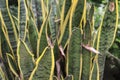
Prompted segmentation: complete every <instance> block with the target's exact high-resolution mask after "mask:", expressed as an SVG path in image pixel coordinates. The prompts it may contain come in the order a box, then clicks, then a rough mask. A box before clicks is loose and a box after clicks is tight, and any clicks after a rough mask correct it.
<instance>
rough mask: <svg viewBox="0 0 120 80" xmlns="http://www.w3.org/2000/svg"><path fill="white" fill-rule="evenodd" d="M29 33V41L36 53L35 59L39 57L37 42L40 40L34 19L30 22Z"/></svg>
mask: <svg viewBox="0 0 120 80" xmlns="http://www.w3.org/2000/svg"><path fill="white" fill-rule="evenodd" d="M28 33H29V40H30V43H31V47H32V52H33V53H34V56H35V58H36V57H37V40H38V31H37V29H36V27H35V23H34V21H33V19H32V18H30V19H29V21H28Z"/></svg>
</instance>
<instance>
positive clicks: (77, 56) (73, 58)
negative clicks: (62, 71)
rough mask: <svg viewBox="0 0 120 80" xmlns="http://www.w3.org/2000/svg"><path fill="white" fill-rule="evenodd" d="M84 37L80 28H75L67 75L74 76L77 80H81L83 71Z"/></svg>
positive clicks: (71, 39)
mask: <svg viewBox="0 0 120 80" xmlns="http://www.w3.org/2000/svg"><path fill="white" fill-rule="evenodd" d="M81 42H82V35H81V32H80V29H79V28H74V30H73V33H72V36H71V38H70V43H69V46H68V53H67V67H66V69H67V74H72V75H73V76H74V79H75V80H80V77H81V71H82V62H81V61H82V60H81V59H82V53H81V52H82V46H81Z"/></svg>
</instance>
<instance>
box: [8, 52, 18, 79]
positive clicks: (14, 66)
mask: <svg viewBox="0 0 120 80" xmlns="http://www.w3.org/2000/svg"><path fill="white" fill-rule="evenodd" d="M7 60H8V65H9V67H10V70H11V71H12V73H13V74H14V75H15V77H19V72H18V71H19V69H18V65H17V63H16V60H15V59H14V57H13V56H12V55H11V54H10V53H7Z"/></svg>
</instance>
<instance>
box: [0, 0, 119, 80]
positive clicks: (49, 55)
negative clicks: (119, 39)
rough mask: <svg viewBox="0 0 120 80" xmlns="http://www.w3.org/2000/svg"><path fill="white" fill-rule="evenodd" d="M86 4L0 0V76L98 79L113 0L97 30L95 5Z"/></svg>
mask: <svg viewBox="0 0 120 80" xmlns="http://www.w3.org/2000/svg"><path fill="white" fill-rule="evenodd" d="M87 6H88V5H87V0H71V1H69V0H17V5H10V4H9V2H8V0H1V2H0V64H1V65H0V79H2V80H102V79H103V74H104V68H105V67H104V65H105V59H106V56H107V55H110V53H109V52H108V50H109V48H110V47H111V45H112V44H113V41H114V39H115V35H116V30H117V26H118V0H110V1H109V2H108V3H107V5H106V7H105V12H104V15H103V18H102V20H101V24H100V26H99V28H98V29H97V30H95V28H94V4H90V5H89V7H90V8H87ZM116 60H117V59H116ZM117 61H118V60H117Z"/></svg>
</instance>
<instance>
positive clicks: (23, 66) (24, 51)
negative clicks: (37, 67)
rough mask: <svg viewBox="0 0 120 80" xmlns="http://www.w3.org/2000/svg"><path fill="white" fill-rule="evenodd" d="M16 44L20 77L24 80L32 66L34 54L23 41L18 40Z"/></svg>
mask: <svg viewBox="0 0 120 80" xmlns="http://www.w3.org/2000/svg"><path fill="white" fill-rule="evenodd" d="M17 46H18V48H17V59H18V66H19V69H20V72H21V74H20V77H21V78H24V79H25V80H26V79H28V77H29V76H30V73H31V72H32V70H33V68H34V55H33V54H32V53H31V51H30V50H29V48H28V47H27V45H26V44H25V42H24V41H19V42H18V45H17Z"/></svg>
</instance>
